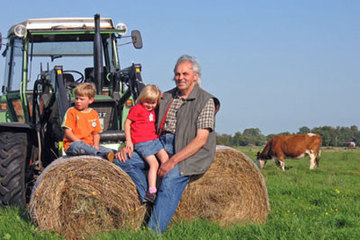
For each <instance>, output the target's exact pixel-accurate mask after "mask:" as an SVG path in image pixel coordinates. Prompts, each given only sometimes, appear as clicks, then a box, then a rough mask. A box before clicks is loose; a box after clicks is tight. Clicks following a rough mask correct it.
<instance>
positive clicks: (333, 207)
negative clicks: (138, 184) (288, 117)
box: [0, 147, 360, 240]
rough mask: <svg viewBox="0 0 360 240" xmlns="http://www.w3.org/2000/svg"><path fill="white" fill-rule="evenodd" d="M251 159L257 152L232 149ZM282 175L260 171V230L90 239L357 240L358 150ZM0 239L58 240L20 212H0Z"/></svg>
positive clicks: (297, 164)
mask: <svg viewBox="0 0 360 240" xmlns="http://www.w3.org/2000/svg"><path fill="white" fill-rule="evenodd" d="M238 149H240V150H241V151H242V152H244V153H245V154H246V155H248V156H249V157H251V158H252V159H255V158H256V157H255V156H256V153H257V151H259V150H261V149H260V148H257V147H241V148H238ZM285 163H286V166H287V167H288V169H287V171H285V172H283V171H281V170H280V169H279V168H277V167H276V166H275V164H274V163H273V162H268V163H267V165H266V166H265V168H264V169H263V170H262V173H263V175H264V178H265V180H266V184H267V188H268V194H269V200H270V205H271V211H270V214H269V216H268V219H267V222H266V224H263V225H245V226H243V225H235V226H230V227H220V226H218V225H217V224H214V223H211V222H208V221H203V220H196V221H192V222H180V223H176V224H172V226H171V227H170V229H169V230H168V231H167V232H166V233H164V234H162V235H155V234H153V233H152V232H150V231H147V230H142V231H139V232H112V233H103V234H100V235H98V236H94V237H93V238H92V239H107V240H110V239H204V240H205V239H316V240H321V239H354V240H355V239H360V150H344V149H324V150H323V152H322V156H321V161H320V167H319V168H318V169H315V170H312V171H310V170H309V160H308V158H304V159H300V160H291V159H286V160H285ZM0 239H61V238H59V237H57V236H56V235H55V234H52V233H42V232H39V231H37V230H36V227H35V226H34V225H33V224H31V221H30V220H29V218H28V217H27V215H26V213H25V210H23V209H16V208H6V209H1V208H0Z"/></svg>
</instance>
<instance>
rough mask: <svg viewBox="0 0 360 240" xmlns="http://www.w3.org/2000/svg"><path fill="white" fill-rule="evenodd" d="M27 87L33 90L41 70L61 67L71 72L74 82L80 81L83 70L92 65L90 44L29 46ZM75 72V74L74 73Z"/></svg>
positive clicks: (59, 43) (63, 43)
mask: <svg viewBox="0 0 360 240" xmlns="http://www.w3.org/2000/svg"><path fill="white" fill-rule="evenodd" d="M28 54H29V69H28V87H27V89H33V87H34V82H35V80H36V79H38V78H39V76H40V73H41V70H42V71H48V70H52V69H54V67H55V66H62V67H63V70H64V71H72V74H73V77H74V79H75V80H79V81H81V79H82V78H83V77H82V75H80V74H78V73H76V72H79V73H82V74H83V75H84V71H85V68H86V67H88V66H92V65H93V62H94V60H93V57H92V56H93V43H92V42H35V43H30V44H29V50H28ZM74 72H75V73H74Z"/></svg>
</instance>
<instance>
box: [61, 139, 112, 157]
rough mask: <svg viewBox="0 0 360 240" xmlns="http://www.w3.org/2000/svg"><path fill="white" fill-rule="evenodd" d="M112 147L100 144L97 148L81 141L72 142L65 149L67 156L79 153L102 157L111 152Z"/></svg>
mask: <svg viewBox="0 0 360 240" xmlns="http://www.w3.org/2000/svg"><path fill="white" fill-rule="evenodd" d="M112 151H113V150H112V149H109V148H106V147H103V146H100V147H99V150H97V149H96V148H94V147H92V146H90V145H89V144H86V143H84V142H83V141H75V142H72V143H71V145H70V146H69V147H68V149H67V150H66V154H67V155H69V156H79V155H92V156H100V157H103V156H105V155H106V154H108V153H109V152H112Z"/></svg>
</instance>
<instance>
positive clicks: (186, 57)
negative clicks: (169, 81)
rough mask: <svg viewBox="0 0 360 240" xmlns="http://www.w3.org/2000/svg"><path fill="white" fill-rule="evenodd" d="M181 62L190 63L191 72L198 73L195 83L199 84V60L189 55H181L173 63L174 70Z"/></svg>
mask: <svg viewBox="0 0 360 240" xmlns="http://www.w3.org/2000/svg"><path fill="white" fill-rule="evenodd" d="M183 62H190V63H191V65H192V70H193V72H194V73H197V74H198V75H199V77H198V79H197V81H196V83H197V84H198V85H199V86H200V85H201V69H200V64H199V60H198V59H197V58H195V57H192V56H189V55H182V56H181V57H179V59H178V60H177V62H176V64H175V67H174V72H175V71H176V68H177V66H179V64H180V63H183Z"/></svg>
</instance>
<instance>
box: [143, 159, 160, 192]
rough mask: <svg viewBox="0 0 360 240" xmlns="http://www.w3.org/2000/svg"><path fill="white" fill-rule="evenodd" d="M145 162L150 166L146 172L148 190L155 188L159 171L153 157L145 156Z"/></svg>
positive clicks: (157, 163)
mask: <svg viewBox="0 0 360 240" xmlns="http://www.w3.org/2000/svg"><path fill="white" fill-rule="evenodd" d="M145 160H146V162H147V163H148V164H149V166H150V168H149V172H148V184H149V188H156V178H157V171H158V169H159V162H158V161H157V159H156V157H155V155H150V156H147V157H146V158H145Z"/></svg>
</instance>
